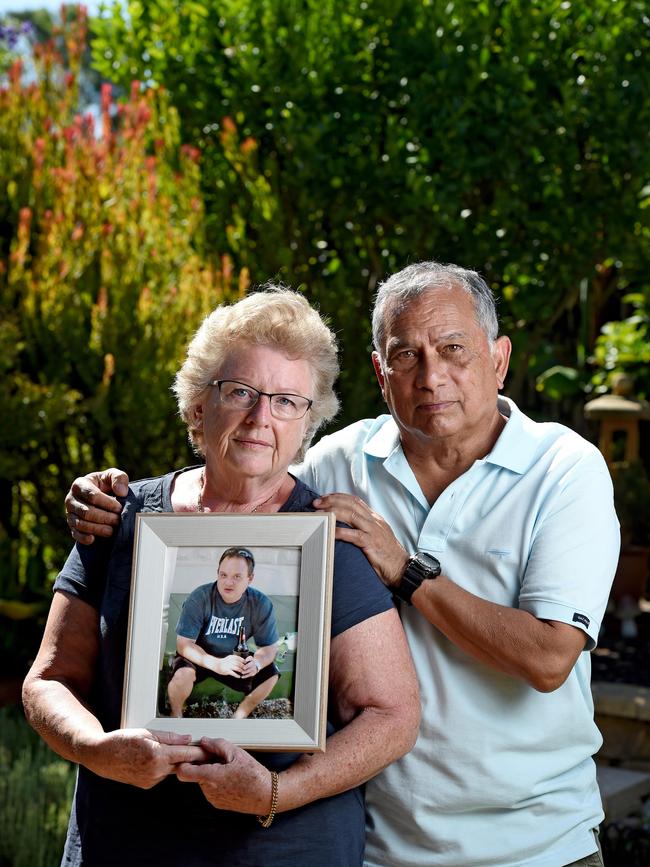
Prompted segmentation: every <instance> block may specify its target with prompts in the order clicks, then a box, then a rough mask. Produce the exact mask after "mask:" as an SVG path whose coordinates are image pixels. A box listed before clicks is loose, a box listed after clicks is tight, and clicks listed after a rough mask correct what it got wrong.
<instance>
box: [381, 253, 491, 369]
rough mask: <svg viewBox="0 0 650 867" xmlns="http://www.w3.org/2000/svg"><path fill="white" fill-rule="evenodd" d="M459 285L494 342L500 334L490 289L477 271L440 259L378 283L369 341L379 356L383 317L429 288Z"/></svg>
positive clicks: (396, 313)
mask: <svg viewBox="0 0 650 867" xmlns="http://www.w3.org/2000/svg"><path fill="white" fill-rule="evenodd" d="M452 286H459V287H460V288H461V289H464V290H465V292H467V294H468V295H470V296H471V298H472V301H473V302H474V310H475V313H476V321H477V322H478V324H479V325H480V327H481V328H482V329H483V331H484V332H485V335H486V337H487V339H488V340H489V341H490V343H493V342H494V341H495V340H496V339H497V336H498V333H499V323H498V320H497V311H496V303H495V300H494V295H493V294H492V290H491V289H490V287H489V286H488V285H487V283H486V282H485V280H484V279H483V278H482V277H481V275H480V274H478V273H477V272H476V271H470V270H468V269H467V268H461V267H459V266H458V265H443V264H441V263H440V262H417V263H416V264H414V265H408V266H407V267H406V268H403V269H402V270H401V271H398V272H397V274H393V275H392V277H389V278H388V279H387V280H385V281H384V282H383V283H380V284H379V289H378V290H377V295H376V297H375V305H374V308H373V311H372V342H373V343H374V346H375V349H376V350H377V352H378V353H379V355H380V357H381V358H383V357H384V351H385V349H386V346H385V336H386V319H387V317H388V315H392V316H398V315H399V314H400V313H401V312H402V311H403V310H404V308H405V307H406V305H407V304H408V302H409V301H410V300H411V299H412V298H417V297H418V296H420V295H422V294H423V293H424V292H427V291H429V290H430V289H447V288H450V287H452Z"/></svg>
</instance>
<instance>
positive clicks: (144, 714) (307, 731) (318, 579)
mask: <svg viewBox="0 0 650 867" xmlns="http://www.w3.org/2000/svg"><path fill="white" fill-rule="evenodd" d="M335 525H336V521H335V518H334V515H333V514H331V513H327V512H299V513H286V514H285V513H278V514H272V515H252V514H250V515H249V514H232V513H228V514H222V513H199V514H197V513H187V514H184V513H169V512H167V513H157V512H156V513H140V514H138V515H137V516H136V529H135V547H134V557H133V572H132V581H131V596H130V606H129V624H128V633H127V647H126V665H125V672H124V694H123V702H122V718H121V726H122V728H132V727H135V728H147V729H152V730H157V731H172V732H177V733H179V734H190V735H191V736H192V740H193V742H198V741H199V740H200V738H201V737H203V736H207V737H224V738H227V739H228V740H230V741H233V742H234V743H236V744H238V745H239V746H241V747H243V748H245V749H250V750H262V751H264V750H266V751H302V752H322V751H324V750H325V737H326V724H327V686H328V673H329V648H330V628H331V608H332V570H333V552H334V530H335ZM232 546H235V547H242V548H246V549H250V550H251V552H260V551H263V552H267V559H268V557H271V558H272V557H273V555H274V554H275V555H277V556H276V559H280V560H281V559H287V557H289V555H290V554H291V552H295V553H296V555H297V559H296V557H294V559H296V567H295V570H296V586H297V591H298V592H297V600H296V605H295V606H294V607H295V609H296V616H297V623H296V630H295V633H293V634H292V635H293V637H294V641H293V644H294V646H295V670H294V671H293V672H292V676H293V697H292V698H293V702H292V704H293V707H292V711H293V713H292V718H284V719H256V718H248V719H232V718H230V719H226V718H224V719H220V718H216V719H215V718H188V717H186V716H182V717H180V718H176V717H172V716H171V715H168V714H167V713H163V712H162V711H161V705H160V701H161V700H160V693H161V686H160V684H161V682H162V671H163V669H164V664H165V661H164V657H165V652H166V651H165V647H166V646H167V647H169V645H170V642H171V644H172V646H173V642H174V641H175V637H174V636H175V634H174V633H173V632H172V634H171V637H170V623H169V610H170V601H173V597H174V594H173V590H174V586H175V584H174V582H175V581H176V580H177V578H175V577H174V576H175V575H178V574H179V573H180V570H179V569H178V568H177V563H178V561H179V560H180V561H183V559H186V560H187V559H190V560H191V559H195V560H197V561H199V563H200V561H202V560H205V568H204V569H203V582H205V581H206V580H207V581H210V580H213V577H214V576H215V574H216V567H215V564H216V563H217V562H218V556H219V554H220V552H223V551H225V549H228V548H230V547H232ZM287 552H288V553H287ZM256 557H257V554H256ZM219 568H220V567H219ZM258 571H259V564H257V565H256V567H255V576H254V578H255V581H254V583H255V584H257V573H258ZM183 580H187V579H183ZM199 583H201V582H199ZM181 597H182V594H181ZM271 598H273V597H271ZM287 641H288V638H287ZM292 652H293V648H292Z"/></svg>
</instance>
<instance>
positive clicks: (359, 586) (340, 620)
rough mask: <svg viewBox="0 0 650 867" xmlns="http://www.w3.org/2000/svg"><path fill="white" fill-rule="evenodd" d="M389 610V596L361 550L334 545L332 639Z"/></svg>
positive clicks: (344, 543)
mask: <svg viewBox="0 0 650 867" xmlns="http://www.w3.org/2000/svg"><path fill="white" fill-rule="evenodd" d="M391 608H393V600H392V597H391V594H390V593H389V591H388V590H387V589H386V587H385V586H384V585H383V584H382V583H381V581H380V580H379V578H378V577H377V574H376V572H375V570H374V569H373V568H372V566H371V565H370V563H369V562H368V559H367V558H366V555H365V554H364V553H363V551H361V549H360V548H357V546H356V545H352V544H351V543H350V542H343V541H339V540H337V541H336V542H335V545H334V585H333V593H332V638H335V637H336V636H337V635H340V634H341V633H342V632H345V630H346V629H349V628H350V627H351V626H356V625H357V623H362V622H363V621H364V620H368V619H369V618H371V617H374V616H375V615H377V614H381V613H382V612H384V611H389V610H390V609H391Z"/></svg>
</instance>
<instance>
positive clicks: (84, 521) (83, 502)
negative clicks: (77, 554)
mask: <svg viewBox="0 0 650 867" xmlns="http://www.w3.org/2000/svg"><path fill="white" fill-rule="evenodd" d="M128 485H129V477H128V476H127V474H126V473H125V472H124V471H123V470H118V469H117V468H116V467H110V468H109V469H107V470H102V471H101V472H94V473H88V475H87V476H79V477H78V478H76V479H75V480H74V482H73V483H72V486H71V487H70V490H69V491H68V494H67V496H66V498H65V512H66V520H67V522H68V527H69V528H70V533H71V534H72V538H73V539H74V540H75V541H77V542H80V543H81V544H82V545H90V544H92V543H93V542H94V541H95V537H96V536H103V537H107V536H112V534H113V527H115V526H117V525H118V524H119V523H120V512H121V511H122V506H121V504H120V503H118V501H117V500H116V499H115V497H125V496H126V494H127V490H128Z"/></svg>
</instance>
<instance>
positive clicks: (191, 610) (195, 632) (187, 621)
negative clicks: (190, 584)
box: [176, 585, 212, 641]
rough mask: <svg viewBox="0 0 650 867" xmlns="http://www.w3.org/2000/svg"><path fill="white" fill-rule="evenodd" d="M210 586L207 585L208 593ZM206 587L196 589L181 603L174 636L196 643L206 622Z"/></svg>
mask: <svg viewBox="0 0 650 867" xmlns="http://www.w3.org/2000/svg"><path fill="white" fill-rule="evenodd" d="M211 586H212V585H207V587H208V591H207V592H208V593H209V591H210V588H211ZM205 597H206V586H205V585H204V586H202V587H197V588H196V590H193V591H192V592H191V593H190V595H189V596H188V597H187V599H186V600H185V602H183V607H182V608H181V613H180V617H179V618H178V623H177V624H176V635H180V636H182V637H183V638H189V639H190V641H196V639H197V638H198V637H199V635H200V633H201V630H202V629H203V626H204V625H205V620H206V611H205V608H206V605H205Z"/></svg>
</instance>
